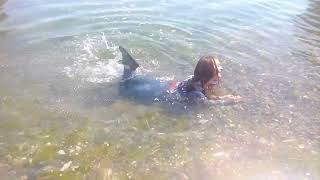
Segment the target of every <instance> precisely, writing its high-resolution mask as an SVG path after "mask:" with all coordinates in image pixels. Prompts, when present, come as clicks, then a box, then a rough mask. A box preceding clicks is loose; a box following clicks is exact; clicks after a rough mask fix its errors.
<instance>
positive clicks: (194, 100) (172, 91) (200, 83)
mask: <svg viewBox="0 0 320 180" xmlns="http://www.w3.org/2000/svg"><path fill="white" fill-rule="evenodd" d="M119 49H120V52H121V54H122V64H123V65H124V73H123V76H122V81H121V82H120V88H119V90H120V94H121V95H123V96H126V97H131V98H134V99H135V100H138V101H141V102H143V103H153V102H156V101H165V102H170V103H183V104H185V105H207V106H214V105H230V104H234V103H237V102H239V101H240V99H241V97H240V96H233V95H226V96H215V95H214V94H213V93H214V90H215V88H216V87H217V86H218V85H219V84H220V83H221V78H222V76H221V70H222V69H223V68H222V67H221V65H220V62H219V61H218V59H216V58H214V57H212V56H203V57H201V58H200V59H199V61H198V63H197V66H196V68H195V70H194V75H193V76H192V77H190V78H189V79H187V80H184V81H182V82H179V83H177V82H174V81H161V80H159V79H156V78H152V77H149V76H143V75H140V76H138V75H134V73H135V70H136V69H137V68H138V67H139V64H138V63H137V62H136V61H135V60H134V59H133V58H132V57H131V56H130V54H129V53H128V52H127V51H126V50H125V49H124V48H123V47H121V46H120V47H119Z"/></svg>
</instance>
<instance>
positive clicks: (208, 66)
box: [194, 56, 223, 91]
mask: <svg viewBox="0 0 320 180" xmlns="http://www.w3.org/2000/svg"><path fill="white" fill-rule="evenodd" d="M222 69H223V68H222V67H221V65H220V62H219V60H218V59H217V58H214V57H213V56H203V57H201V58H200V59H199V61H198V63H197V66H196V68H195V70H194V80H196V81H200V82H201V85H202V88H203V89H204V90H205V91H212V90H213V88H214V86H216V85H218V84H219V83H220V82H221V70H222Z"/></svg>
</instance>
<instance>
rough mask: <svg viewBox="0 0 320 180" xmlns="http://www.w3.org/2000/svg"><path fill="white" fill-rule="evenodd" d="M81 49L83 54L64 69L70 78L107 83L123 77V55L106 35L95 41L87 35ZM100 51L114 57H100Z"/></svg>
mask: <svg viewBox="0 0 320 180" xmlns="http://www.w3.org/2000/svg"><path fill="white" fill-rule="evenodd" d="M79 49H80V50H79V51H80V52H81V54H80V55H78V56H77V58H76V59H75V60H74V62H73V64H72V65H70V66H67V67H64V69H63V72H64V73H65V74H66V75H67V76H68V77H69V78H73V79H80V80H81V81H87V82H92V83H105V82H110V81H112V80H114V79H117V78H119V77H120V76H121V75H122V73H123V65H121V64H119V60H120V59H121V54H120V53H119V51H118V47H117V46H115V45H114V44H113V43H110V42H108V41H107V39H106V36H105V34H104V33H102V37H100V38H95V39H94V38H91V37H89V36H88V35H87V37H86V39H85V40H84V41H83V42H82V43H81V44H80V48H79ZM98 50H103V51H109V54H110V55H112V56H113V57H112V58H109V59H104V58H103V57H99V52H98Z"/></svg>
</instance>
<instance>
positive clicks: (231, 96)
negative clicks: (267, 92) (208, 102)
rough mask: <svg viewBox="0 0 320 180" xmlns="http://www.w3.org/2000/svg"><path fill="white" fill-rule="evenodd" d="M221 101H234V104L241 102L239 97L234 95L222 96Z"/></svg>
mask: <svg viewBox="0 0 320 180" xmlns="http://www.w3.org/2000/svg"><path fill="white" fill-rule="evenodd" d="M221 99H223V100H230V101H234V102H235V103H238V102H241V100H242V97H241V96H234V95H225V96H222V97H221Z"/></svg>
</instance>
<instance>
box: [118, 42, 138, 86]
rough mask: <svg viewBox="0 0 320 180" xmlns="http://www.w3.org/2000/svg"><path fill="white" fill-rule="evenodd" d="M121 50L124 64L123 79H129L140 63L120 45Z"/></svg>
mask: <svg viewBox="0 0 320 180" xmlns="http://www.w3.org/2000/svg"><path fill="white" fill-rule="evenodd" d="M119 50H120V52H121V54H122V61H121V63H122V64H123V65H124V71H123V75H122V79H123V80H125V79H129V78H130V77H132V75H133V73H134V72H135V70H136V69H137V68H138V67H139V64H138V63H137V61H136V60H135V59H133V58H132V57H131V55H130V54H129V53H128V52H127V51H126V50H125V49H124V48H123V47H121V46H119Z"/></svg>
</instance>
